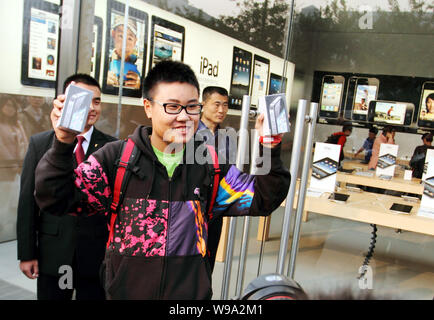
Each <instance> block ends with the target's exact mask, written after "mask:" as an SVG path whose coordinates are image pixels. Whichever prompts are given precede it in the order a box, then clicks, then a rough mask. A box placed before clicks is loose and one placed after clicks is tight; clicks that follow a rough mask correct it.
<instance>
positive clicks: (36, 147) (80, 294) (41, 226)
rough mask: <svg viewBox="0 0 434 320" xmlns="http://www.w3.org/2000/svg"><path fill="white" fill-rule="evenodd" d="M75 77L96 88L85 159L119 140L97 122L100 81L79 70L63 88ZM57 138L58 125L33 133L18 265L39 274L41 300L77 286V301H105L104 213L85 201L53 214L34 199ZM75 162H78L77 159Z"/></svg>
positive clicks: (67, 295)
mask: <svg viewBox="0 0 434 320" xmlns="http://www.w3.org/2000/svg"><path fill="white" fill-rule="evenodd" d="M71 82H74V84H75V85H76V86H79V87H82V88H85V89H88V90H91V91H93V93H94V94H93V99H92V106H91V109H90V111H89V115H88V119H87V124H86V126H85V130H84V131H83V132H82V133H81V134H80V136H83V143H82V145H81V146H82V148H83V150H84V154H85V159H87V158H88V157H89V155H90V154H92V153H93V152H94V151H96V150H98V149H99V148H101V147H103V146H104V145H105V144H106V143H108V142H111V141H115V140H116V139H115V138H113V137H112V136H110V135H107V134H105V133H103V132H101V131H99V130H97V129H96V128H95V127H94V124H95V123H96V122H97V121H98V119H99V116H100V113H101V88H100V86H99V84H98V82H97V81H96V80H95V79H94V78H92V77H90V76H89V75H86V74H75V75H72V76H70V77H69V78H68V79H66V80H65V83H64V88H63V89H64V90H65V89H66V87H67V86H68V85H69V84H70V83H71ZM59 97H60V98H61V99H62V96H59ZM59 97H58V98H59ZM63 99H64V96H63ZM54 138H55V135H54V130H50V131H45V132H41V133H38V134H35V135H33V136H32V137H31V138H30V142H29V146H28V149H27V153H26V156H25V159H24V164H23V170H22V174H21V185H20V196H19V203H18V217H17V242H18V260H20V269H21V271H22V272H23V273H24V274H25V275H26V276H27V277H28V278H30V279H35V278H37V298H38V300H70V299H72V297H73V292H74V290H75V298H76V299H77V300H103V299H105V294H104V289H103V287H102V285H101V282H100V280H99V268H100V265H101V262H102V260H103V258H104V252H105V244H106V241H107V237H108V229H107V223H106V220H105V218H104V217H102V216H100V215H92V213H91V212H88V210H87V208H86V207H85V206H79V207H77V208H76V210H74V211H75V212H70V213H68V214H67V215H62V216H55V215H51V214H48V213H44V212H41V211H40V210H39V208H38V206H37V204H36V202H35V200H34V195H33V192H34V188H35V168H36V166H37V164H38V162H39V160H40V159H41V158H42V156H43V155H44V154H45V152H46V151H47V150H48V149H49V148H50V147H51V145H52V143H53V139H54ZM71 161H75V163H76V164H77V160H76V159H71ZM71 271H72V273H71ZM68 272H69V273H71V274H69V275H67V274H66V273H68ZM68 276H72V279H71V277H70V278H67V277H68Z"/></svg>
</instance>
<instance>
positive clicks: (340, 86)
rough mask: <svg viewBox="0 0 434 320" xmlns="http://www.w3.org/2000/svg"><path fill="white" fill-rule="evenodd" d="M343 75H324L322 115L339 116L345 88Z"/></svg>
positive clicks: (321, 98) (320, 103) (321, 100)
mask: <svg viewBox="0 0 434 320" xmlns="http://www.w3.org/2000/svg"><path fill="white" fill-rule="evenodd" d="M344 81H345V78H344V77H343V76H324V77H323V80H322V88H321V97H320V102H319V105H320V110H319V111H320V116H321V117H325V118H337V117H338V116H339V110H340V107H341V102H342V96H343V90H344Z"/></svg>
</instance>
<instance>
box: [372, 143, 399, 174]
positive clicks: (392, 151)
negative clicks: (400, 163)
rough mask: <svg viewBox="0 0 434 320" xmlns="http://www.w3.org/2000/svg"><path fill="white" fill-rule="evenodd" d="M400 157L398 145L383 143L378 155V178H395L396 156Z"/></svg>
mask: <svg viewBox="0 0 434 320" xmlns="http://www.w3.org/2000/svg"><path fill="white" fill-rule="evenodd" d="M397 155H398V146H397V145H396V144H389V143H382V144H381V145H380V153H379V154H378V162H377V170H376V172H375V174H376V175H377V176H389V177H393V175H394V173H395V165H396V156H397Z"/></svg>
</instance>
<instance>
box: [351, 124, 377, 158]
mask: <svg viewBox="0 0 434 320" xmlns="http://www.w3.org/2000/svg"><path fill="white" fill-rule="evenodd" d="M377 133H378V129H377V128H370V129H369V134H368V137H367V138H366V140H365V142H363V146H362V147H361V148H360V149H359V150H358V151H357V152H356V154H355V155H354V157H357V156H358V154H359V153H360V152H362V151H363V150H365V160H364V161H363V163H366V164H368V163H369V160H371V155H372V147H373V146H374V141H375V138H376V137H377Z"/></svg>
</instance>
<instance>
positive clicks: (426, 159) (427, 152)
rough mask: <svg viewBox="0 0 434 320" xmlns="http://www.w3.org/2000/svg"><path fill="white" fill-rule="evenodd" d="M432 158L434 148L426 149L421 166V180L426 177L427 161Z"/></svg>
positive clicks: (433, 156)
mask: <svg viewBox="0 0 434 320" xmlns="http://www.w3.org/2000/svg"><path fill="white" fill-rule="evenodd" d="M432 158H434V149H428V150H426V156H425V165H424V166H423V174H422V180H425V179H426V178H428V174H427V170H428V162H429V160H430V159H432Z"/></svg>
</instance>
